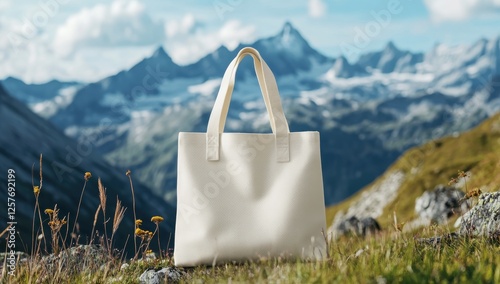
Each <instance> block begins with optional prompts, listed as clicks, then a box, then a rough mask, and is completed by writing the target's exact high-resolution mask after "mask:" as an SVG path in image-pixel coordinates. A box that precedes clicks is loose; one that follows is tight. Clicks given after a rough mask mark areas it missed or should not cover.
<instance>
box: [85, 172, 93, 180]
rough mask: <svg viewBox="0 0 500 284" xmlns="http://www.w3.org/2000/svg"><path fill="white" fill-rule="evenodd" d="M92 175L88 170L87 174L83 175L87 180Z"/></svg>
mask: <svg viewBox="0 0 500 284" xmlns="http://www.w3.org/2000/svg"><path fill="white" fill-rule="evenodd" d="M91 177H92V174H91V173H90V172H86V173H85V175H83V178H85V180H86V181H88V180H89V179H90V178H91Z"/></svg>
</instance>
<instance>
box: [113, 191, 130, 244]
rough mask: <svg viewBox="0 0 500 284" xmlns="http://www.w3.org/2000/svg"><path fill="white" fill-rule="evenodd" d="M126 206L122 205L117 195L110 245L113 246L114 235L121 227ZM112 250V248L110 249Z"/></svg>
mask: <svg viewBox="0 0 500 284" xmlns="http://www.w3.org/2000/svg"><path fill="white" fill-rule="evenodd" d="M125 210H127V208H126V207H123V206H122V203H121V201H120V200H119V199H118V196H117V197H116V207H115V215H114V217H113V233H111V240H110V242H109V247H112V246H113V237H114V236H115V233H116V231H117V230H118V227H120V223H121V222H122V220H123V216H124V215H125ZM110 251H111V250H110Z"/></svg>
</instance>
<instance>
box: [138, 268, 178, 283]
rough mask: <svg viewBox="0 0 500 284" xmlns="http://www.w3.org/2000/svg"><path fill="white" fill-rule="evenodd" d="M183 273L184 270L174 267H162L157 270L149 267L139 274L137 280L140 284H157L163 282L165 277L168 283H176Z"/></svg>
mask: <svg viewBox="0 0 500 284" xmlns="http://www.w3.org/2000/svg"><path fill="white" fill-rule="evenodd" d="M183 275H184V272H183V271H181V270H179V269H178V268H176V267H164V268H162V269H160V270H158V271H156V270H154V269H149V270H146V271H144V273H142V274H141V276H140V277H139V282H140V283H141V284H159V283H164V282H165V279H166V280H167V281H168V283H177V282H179V281H180V280H181V277H182V276H183Z"/></svg>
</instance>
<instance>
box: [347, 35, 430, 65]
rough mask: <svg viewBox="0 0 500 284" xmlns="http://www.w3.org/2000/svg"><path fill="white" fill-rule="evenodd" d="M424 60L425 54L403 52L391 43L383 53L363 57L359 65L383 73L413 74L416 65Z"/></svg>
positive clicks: (368, 54) (371, 53)
mask: <svg viewBox="0 0 500 284" xmlns="http://www.w3.org/2000/svg"><path fill="white" fill-rule="evenodd" d="M422 60H423V54H421V53H416V54H414V53H411V52H409V51H401V50H399V49H398V48H397V47H396V46H395V45H394V43H392V42H389V43H387V45H386V46H385V48H384V50H382V51H377V52H370V53H367V54H363V55H361V56H360V58H359V60H358V63H357V64H358V65H361V66H365V67H369V68H372V69H378V70H380V72H382V73H391V72H399V73H412V72H415V69H416V68H415V65H416V64H417V63H420V62H422Z"/></svg>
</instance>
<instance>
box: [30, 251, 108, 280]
mask: <svg viewBox="0 0 500 284" xmlns="http://www.w3.org/2000/svg"><path fill="white" fill-rule="evenodd" d="M113 260H114V258H113V257H112V256H110V255H109V254H108V252H107V250H106V249H104V248H103V247H101V246H98V245H78V246H74V247H71V248H68V249H66V250H63V251H61V252H60V253H59V254H57V255H55V254H50V255H47V256H44V257H42V259H41V261H40V264H41V265H43V266H44V268H45V269H47V270H48V271H56V270H58V269H63V268H68V269H69V270H68V272H69V273H72V272H78V271H84V270H91V271H95V270H97V269H100V268H103V267H104V266H105V265H106V264H108V263H109V262H112V261H113Z"/></svg>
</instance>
